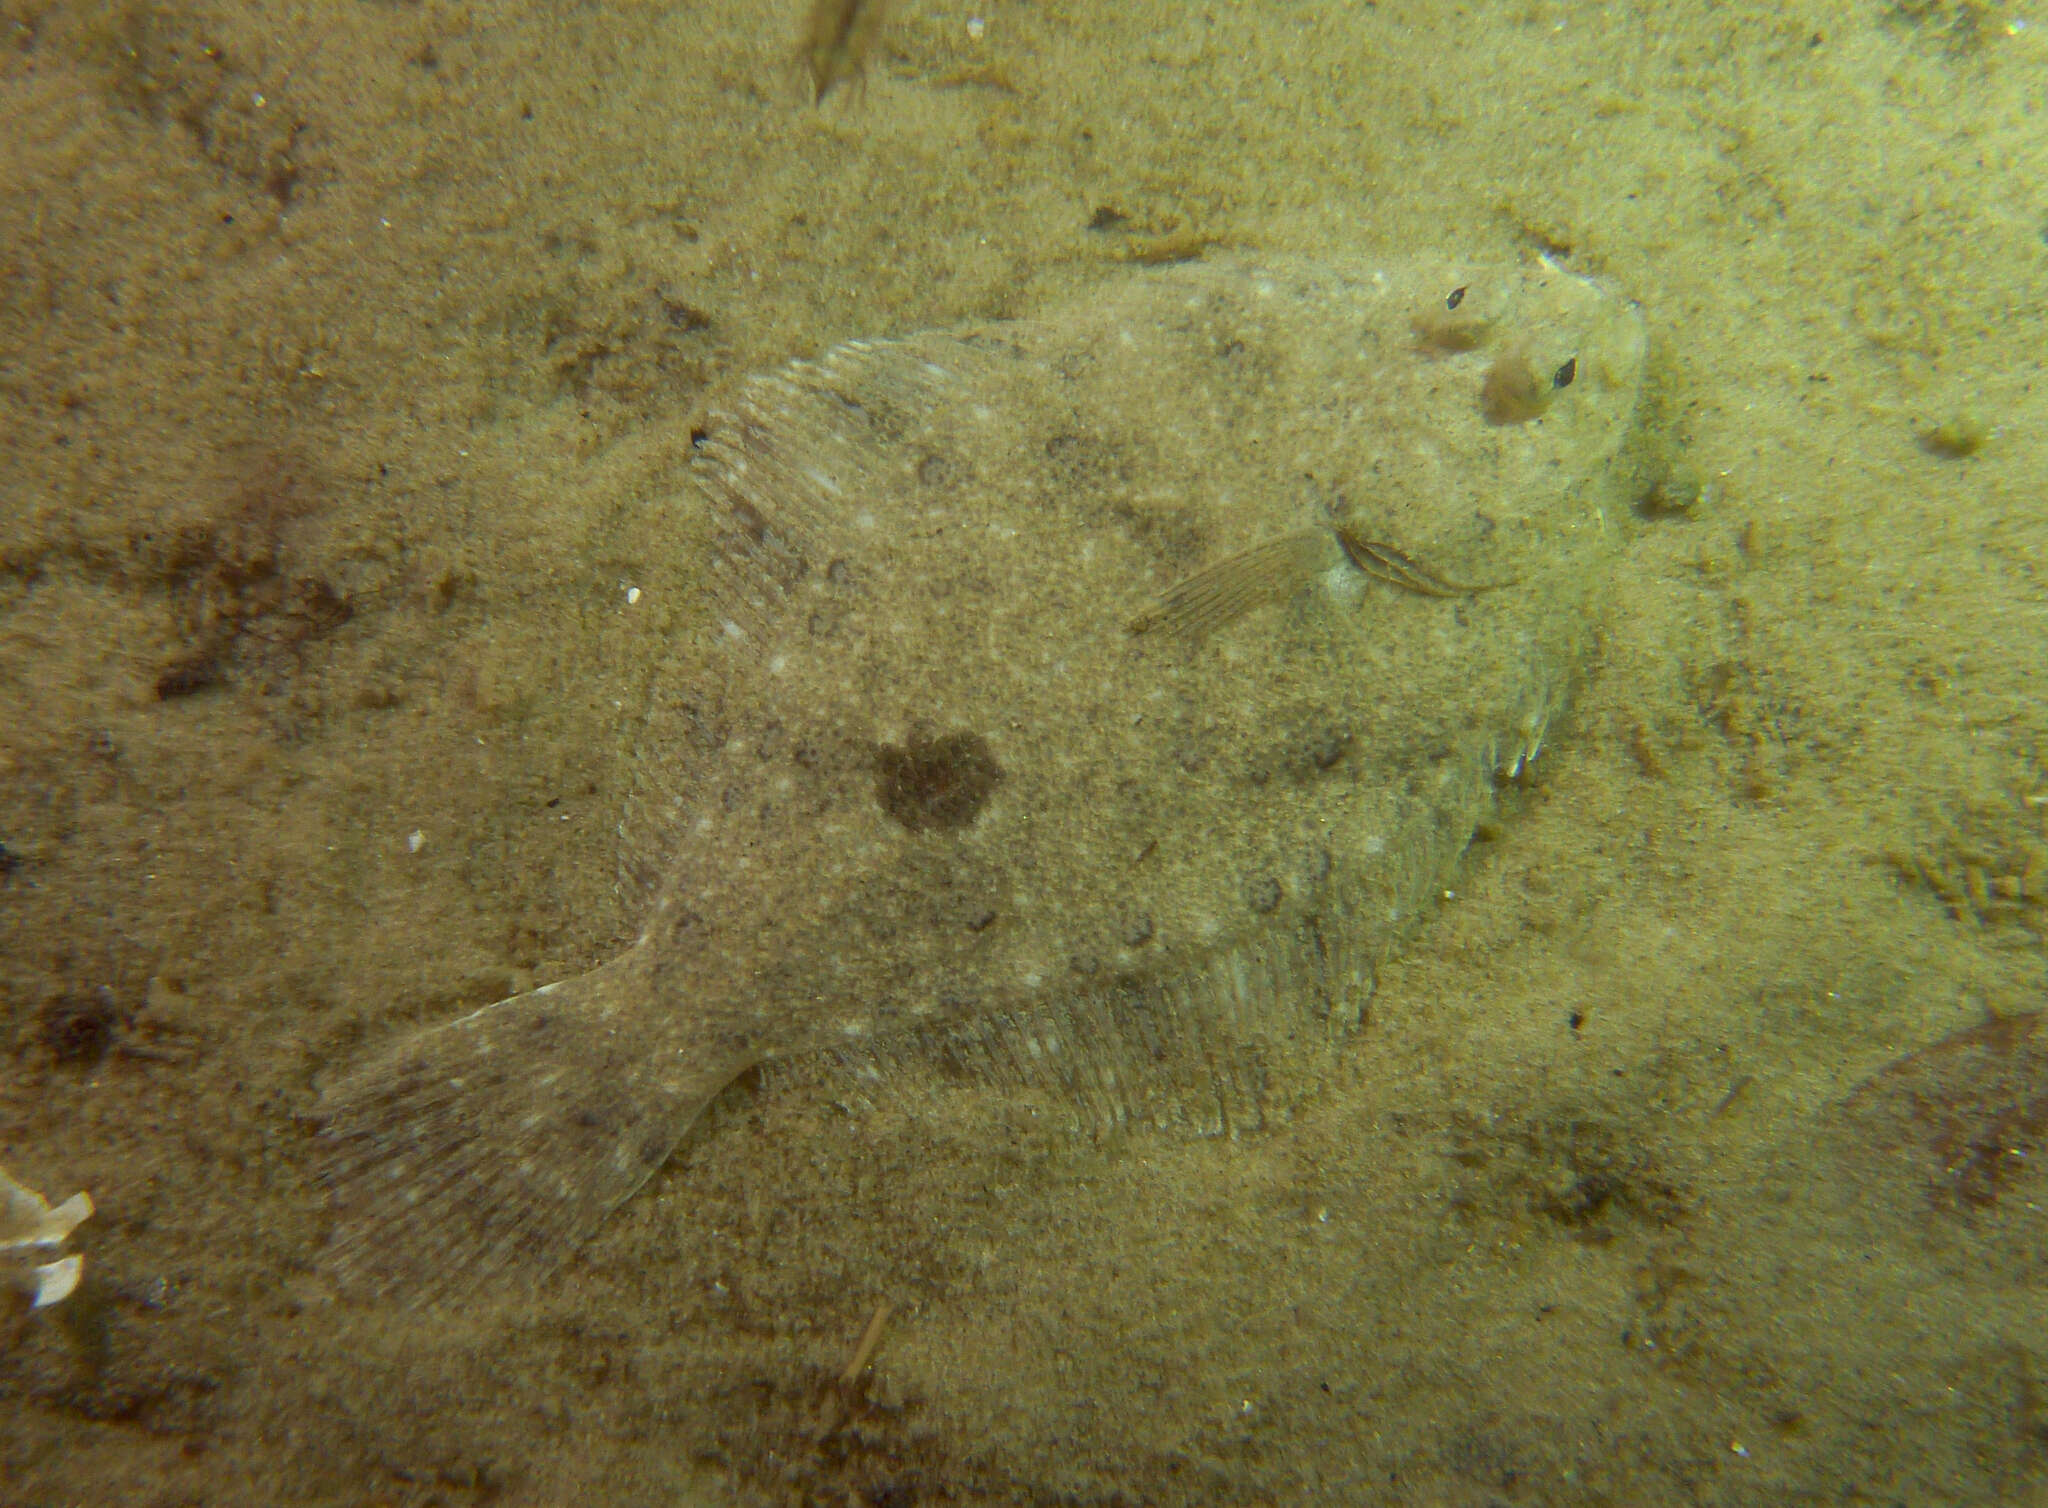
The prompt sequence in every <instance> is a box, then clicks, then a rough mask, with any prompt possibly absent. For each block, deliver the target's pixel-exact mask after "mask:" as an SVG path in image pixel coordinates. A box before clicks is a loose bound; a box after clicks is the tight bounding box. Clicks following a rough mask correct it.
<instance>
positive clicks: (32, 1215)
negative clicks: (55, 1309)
mask: <svg viewBox="0 0 2048 1508" xmlns="http://www.w3.org/2000/svg"><path fill="white" fill-rule="evenodd" d="M90 1214H92V1196H91V1195H90V1194H86V1193H83V1192H81V1193H77V1194H73V1195H72V1196H71V1197H70V1198H69V1199H67V1200H65V1201H64V1202H63V1203H62V1204H60V1205H58V1206H57V1207H56V1208H55V1209H52V1208H51V1207H50V1205H49V1202H48V1201H47V1200H45V1199H44V1198H43V1196H42V1195H41V1194H38V1193H37V1192H35V1190H33V1189H30V1188H25V1187H24V1186H22V1185H21V1184H19V1183H17V1182H15V1180H14V1179H13V1178H12V1177H10V1176H9V1175H8V1173H7V1171H6V1170H5V1169H0V1271H4V1273H5V1276H6V1279H7V1281H8V1282H10V1283H11V1284H13V1285H14V1286H15V1287H16V1288H18V1289H20V1290H21V1291H22V1292H23V1293H25V1294H27V1295H28V1297H29V1306H30V1307H31V1308H34V1309H47V1308H48V1307H49V1306H50V1305H52V1304H55V1303H60V1302H61V1301H63V1300H64V1299H67V1298H69V1297H70V1296H71V1294H72V1293H73V1292H74V1291H75V1290H76V1289H77V1287H78V1280H79V1278H80V1277H81V1276H83V1275H84V1272H85V1259H84V1258H83V1257H77V1256H70V1257H58V1258H57V1259H56V1260H54V1261H49V1262H39V1261H37V1260H36V1258H37V1257H39V1256H44V1255H47V1254H49V1253H51V1252H54V1251H55V1250H56V1249H57V1248H58V1247H60V1246H62V1245H63V1244H64V1243H65V1242H66V1241H67V1240H69V1239H70V1238H71V1233H72V1231H74V1230H76V1229H77V1228H78V1226H79V1224H80V1223H81V1222H82V1221H83V1220H85V1218H86V1217H87V1216H89V1215H90Z"/></svg>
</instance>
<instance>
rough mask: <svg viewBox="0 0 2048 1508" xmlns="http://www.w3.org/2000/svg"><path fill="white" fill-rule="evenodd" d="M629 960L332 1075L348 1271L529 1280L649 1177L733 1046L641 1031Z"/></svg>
mask: <svg viewBox="0 0 2048 1508" xmlns="http://www.w3.org/2000/svg"><path fill="white" fill-rule="evenodd" d="M632 963H633V960H632V958H631V956H630V955H629V956H628V958H626V959H622V960H620V961H618V962H617V963H614V964H611V965H609V966H607V967H606V968H603V969H598V970H596V971H594V972H592V973H589V974H585V975H582V976H581V977H579V978H576V979H569V980H564V981H562V982H561V983H559V984H553V985H548V986H546V987H544V988H542V989H539V990H535V991H533V992H532V993H531V994H526V995H516V996H514V997H513V998H511V999H510V1000H502V1001H500V1002H498V1003H497V1004H496V1005H491V1006H486V1007H485V1008H484V1009H482V1010H480V1011H476V1012H473V1013H472V1014H470V1015H468V1016H464V1017H462V1018H461V1019H460V1020H457V1021H453V1022H450V1023H448V1024H447V1025H445V1026H439V1027H434V1028H432V1029H430V1030H427V1031H424V1032H421V1033H420V1034H419V1035H417V1036H415V1037H412V1038H409V1039H407V1040H406V1041H405V1042H403V1043H401V1044H399V1046H398V1047H397V1048H396V1049H395V1050H393V1051H392V1052H391V1053H389V1054H388V1055H387V1056H386V1057H384V1058H383V1059H381V1060H380V1061H378V1062H375V1063H373V1064H371V1065H370V1066H369V1067H367V1068H364V1069H361V1070H359V1071H357V1072H356V1073H354V1074H352V1075H350V1076H349V1077H347V1078H344V1079H342V1080H340V1081H339V1082H337V1083H335V1084H333V1085H331V1086H329V1087H328V1089H327V1090H326V1092H325V1094H324V1095H323V1096H322V1099H321V1103H320V1105H319V1107H318V1110H317V1111H316V1114H317V1115H318V1116H319V1118H320V1119H321V1121H322V1122H323V1124H322V1126H321V1131H320V1135H321V1140H322V1142H323V1143H324V1144H325V1145H324V1150H325V1152H326V1154H327V1155H326V1157H325V1159H324V1163H323V1166H322V1169H321V1173H322V1177H323V1178H324V1180H325V1181H326V1183H327V1185H328V1187H329V1189H330V1191H331V1192H332V1195H333V1199H334V1208H335V1214H336V1218H337V1223H336V1227H335V1233H334V1238H333V1241H332V1243H331V1244H330V1246H329V1248H328V1251H327V1255H326V1263H327V1266H328V1267H329V1269H330V1270H331V1271H332V1272H333V1273H334V1275H335V1276H336V1277H337V1278H339V1279H340V1280H341V1282H342V1284H343V1286H344V1287H345V1288H348V1289H351V1290H354V1291H358V1292H363V1293H375V1294H388V1295H391V1296H393V1297H397V1298H401V1299H404V1300H406V1301H408V1302H412V1301H425V1300H431V1299H433V1298H435V1297H437V1296H441V1295H444V1294H446V1293H448V1292H450V1291H451V1290H453V1289H454V1288H456V1287H457V1286H458V1285H464V1284H470V1283H473V1282H476V1281H480V1280H483V1279H486V1278H490V1277H493V1276H496V1275H499V1274H505V1275H508V1276H516V1277H520V1278H524V1279H526V1280H528V1281H537V1280H538V1279H540V1278H541V1277H544V1276H545V1275H546V1274H547V1273H549V1272H551V1271H552V1270H553V1269H554V1268H556V1267H557V1266H559V1265H560V1264H561V1263H562V1261H563V1260H564V1259H565V1258H567V1257H568V1256H569V1254H570V1253H571V1252H573V1251H574V1250H575V1249H576V1247H577V1246H578V1245H579V1244H581V1243H582V1241H583V1240H584V1238H585V1237H587V1236H589V1234H590V1233H591V1232H592V1231H593V1230H594V1229H595V1228H596V1227H597V1225H598V1223H599V1222H600V1221H602V1220H603V1219H604V1217H605V1216H606V1215H608V1214H609V1213H611V1211H612V1210H614V1209H616V1208H617V1207H618V1206H619V1205H620V1204H621V1203H622V1202H623V1201H624V1200H625V1199H626V1198H627V1197H628V1196H629V1195H631V1194H632V1193H633V1191H634V1190H635V1189H637V1188H639V1187H640V1185H641V1184H642V1183H644V1182H646V1180H647V1178H648V1176H649V1175H650V1174H652V1173H653V1172H654V1170H655V1169H656V1168H658V1167H660V1166H661V1164H662V1163H663V1162H664V1161H665V1160H666V1159H667V1157H668V1155H669V1153H670V1152H671V1151H673V1150H674V1148H675V1145H676V1143H677V1142H678V1141H680V1140H681V1139H682V1135H683V1132H684V1131H686V1130H687V1129H688V1128H689V1125H690V1122H691V1121H693V1120H695V1119H696V1117H697V1114H698V1112H699V1111H701V1110H702V1109H703V1107H704V1105H705V1104H706V1103H707V1102H708V1101H709V1100H710V1099H711V1097H712V1096H713V1095H715V1094H717V1093H718V1091H719V1090H720V1089H721V1088H723V1087H724V1085H725V1084H726V1082H727V1081H728V1080H729V1079H730V1078H731V1077H732V1075H733V1073H735V1072H736V1071H737V1070H738V1068H739V1067H741V1066H742V1065H740V1064H719V1063H710V1064H707V1063H702V1062H693V1061H690V1060H689V1057H690V1055H689V1053H688V1051H687V1049H686V1048H679V1047H678V1046H677V1045H676V1044H675V1043H674V1042H670V1041H664V1040H662V1039H661V1036H662V1034H661V1033H660V1032H659V1030H658V1029H657V1030H656V1031H655V1032H654V1036H655V1040H649V1037H650V1032H649V1030H648V1029H647V1028H648V1026H649V1022H648V1015H649V1013H648V1011H647V1010H646V1009H645V1008H644V1003H643V1002H640V1001H636V1000H634V999H633V998H631V992H632V990H633V989H634V986H635V984H636V978H635V974H634V971H633V969H632V967H631V965H632Z"/></svg>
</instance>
